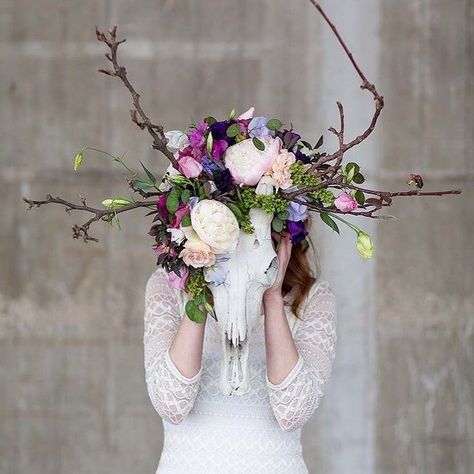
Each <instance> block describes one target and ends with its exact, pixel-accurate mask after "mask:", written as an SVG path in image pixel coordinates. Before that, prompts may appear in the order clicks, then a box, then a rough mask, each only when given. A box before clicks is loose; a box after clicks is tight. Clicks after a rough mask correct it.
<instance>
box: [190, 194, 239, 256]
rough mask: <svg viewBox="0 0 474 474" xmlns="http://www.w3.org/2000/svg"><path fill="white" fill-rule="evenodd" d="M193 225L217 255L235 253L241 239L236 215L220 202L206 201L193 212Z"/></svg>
mask: <svg viewBox="0 0 474 474" xmlns="http://www.w3.org/2000/svg"><path fill="white" fill-rule="evenodd" d="M191 224H192V227H193V229H194V230H195V232H196V234H197V235H198V237H199V238H200V239H201V240H202V241H203V242H205V243H206V244H208V245H209V246H210V247H211V249H212V251H213V252H214V253H216V254H223V253H228V252H233V251H234V250H235V247H236V245H237V240H238V239H239V223H238V222H237V219H236V217H235V215H234V213H233V212H232V211H231V210H230V209H229V208H228V207H227V206H226V205H225V204H222V203H221V202H219V201H214V200H212V199H204V200H203V201H199V202H198V203H197V204H196V205H195V206H194V207H193V209H192V210H191Z"/></svg>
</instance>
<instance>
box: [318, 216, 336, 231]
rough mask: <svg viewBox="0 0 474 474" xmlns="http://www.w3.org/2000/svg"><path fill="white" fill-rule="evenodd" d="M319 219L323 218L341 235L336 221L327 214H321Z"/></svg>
mask: <svg viewBox="0 0 474 474" xmlns="http://www.w3.org/2000/svg"><path fill="white" fill-rule="evenodd" d="M319 217H321V219H322V221H323V222H324V223H325V224H327V225H328V226H329V227H331V229H332V230H333V231H335V232H337V233H338V234H339V227H338V226H337V224H336V222H335V221H334V219H333V218H332V217H331V216H329V214H327V213H326V212H320V213H319Z"/></svg>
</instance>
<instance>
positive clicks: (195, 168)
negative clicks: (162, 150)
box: [178, 156, 202, 178]
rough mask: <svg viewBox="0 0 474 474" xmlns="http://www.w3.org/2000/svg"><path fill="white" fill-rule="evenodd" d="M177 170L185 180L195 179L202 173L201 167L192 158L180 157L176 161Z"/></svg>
mask: <svg viewBox="0 0 474 474" xmlns="http://www.w3.org/2000/svg"><path fill="white" fill-rule="evenodd" d="M178 165H179V170H180V171H181V173H183V174H184V176H186V178H197V177H198V176H199V175H200V174H201V171H202V165H201V163H199V161H197V160H195V159H194V158H193V157H192V156H182V157H181V158H180V159H179V160H178Z"/></svg>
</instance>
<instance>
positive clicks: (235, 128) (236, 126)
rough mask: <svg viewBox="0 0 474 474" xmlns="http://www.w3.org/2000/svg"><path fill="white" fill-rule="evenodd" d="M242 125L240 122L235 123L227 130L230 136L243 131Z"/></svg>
mask: <svg viewBox="0 0 474 474" xmlns="http://www.w3.org/2000/svg"><path fill="white" fill-rule="evenodd" d="M241 131H242V130H241V128H240V125H239V124H238V123H233V124H232V125H231V126H230V127H229V128H228V129H227V131H226V132H225V133H226V135H227V136H228V137H236V136H237V135H238V134H239V133H240V132H241Z"/></svg>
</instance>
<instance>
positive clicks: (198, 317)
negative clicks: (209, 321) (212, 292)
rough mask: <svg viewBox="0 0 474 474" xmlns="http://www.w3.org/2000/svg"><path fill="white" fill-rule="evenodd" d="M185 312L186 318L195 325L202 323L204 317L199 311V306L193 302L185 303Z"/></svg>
mask: <svg viewBox="0 0 474 474" xmlns="http://www.w3.org/2000/svg"><path fill="white" fill-rule="evenodd" d="M184 309H185V311H186V314H187V316H188V318H189V319H190V320H191V321H194V322H195V323H203V322H204V320H205V318H206V316H205V314H204V313H203V312H202V311H201V310H200V308H199V305H198V304H196V302H195V301H194V300H189V301H187V302H186V306H185V308H184Z"/></svg>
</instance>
